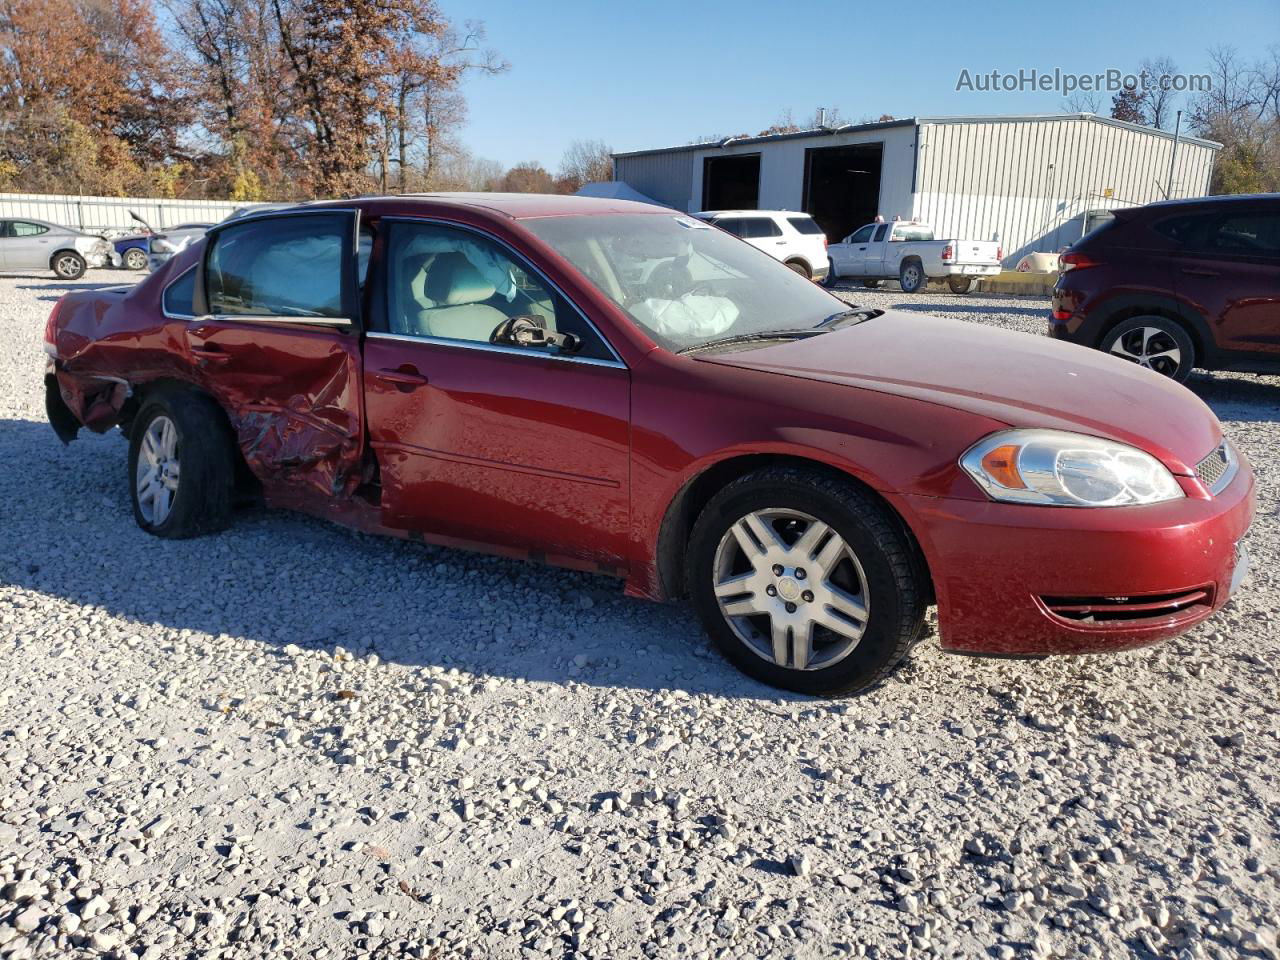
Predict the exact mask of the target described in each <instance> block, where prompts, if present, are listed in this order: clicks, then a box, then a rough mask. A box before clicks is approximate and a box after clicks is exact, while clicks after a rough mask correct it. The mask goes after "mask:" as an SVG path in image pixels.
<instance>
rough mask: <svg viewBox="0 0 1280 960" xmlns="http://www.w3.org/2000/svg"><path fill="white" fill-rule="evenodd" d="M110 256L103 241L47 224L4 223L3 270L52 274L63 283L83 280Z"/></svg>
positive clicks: (0, 225) (0, 228)
mask: <svg viewBox="0 0 1280 960" xmlns="http://www.w3.org/2000/svg"><path fill="white" fill-rule="evenodd" d="M110 256H111V246H110V245H109V244H108V243H107V241H106V240H104V239H102V238H101V237H95V236H92V235H90V234H87V233H82V232H80V231H79V230H73V229H71V228H70V227H60V226H58V225H57V224H56V223H49V222H47V221H45V220H29V219H24V220H17V219H13V220H0V270H52V271H53V272H54V274H55V275H56V276H57V277H58V279H59V280H79V279H80V278H81V277H82V276H84V272H85V270H86V269H87V268H88V267H101V266H104V265H105V264H106V263H107V262H108V260H109V259H110Z"/></svg>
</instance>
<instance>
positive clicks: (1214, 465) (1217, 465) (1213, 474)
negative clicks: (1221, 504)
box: [1196, 440, 1234, 493]
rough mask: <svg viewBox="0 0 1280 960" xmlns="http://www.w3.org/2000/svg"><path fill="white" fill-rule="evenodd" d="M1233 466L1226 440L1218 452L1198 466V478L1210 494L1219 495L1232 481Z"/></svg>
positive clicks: (1210, 455)
mask: <svg viewBox="0 0 1280 960" xmlns="http://www.w3.org/2000/svg"><path fill="white" fill-rule="evenodd" d="M1233 466H1234V462H1233V455H1232V452H1231V450H1230V448H1229V447H1228V446H1227V442H1226V441H1225V440H1224V441H1222V443H1221V444H1220V445H1219V446H1218V448H1217V449H1216V450H1214V451H1213V452H1212V453H1211V454H1209V455H1208V456H1207V457H1205V458H1204V459H1203V460H1201V461H1200V462H1199V463H1197V464H1196V476H1197V477H1199V478H1200V482H1201V483H1203V484H1204V485H1205V486H1206V487H1207V488H1208V489H1209V492H1210V493H1217V492H1218V491H1220V490H1221V489H1222V488H1223V487H1225V486H1226V485H1227V484H1228V483H1229V482H1230V481H1231V476H1230V474H1231V473H1233V471H1232V467H1233Z"/></svg>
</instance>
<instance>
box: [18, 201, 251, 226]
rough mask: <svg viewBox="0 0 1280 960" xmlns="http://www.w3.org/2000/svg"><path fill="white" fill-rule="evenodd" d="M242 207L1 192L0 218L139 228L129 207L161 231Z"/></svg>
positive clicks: (206, 220)
mask: <svg viewBox="0 0 1280 960" xmlns="http://www.w3.org/2000/svg"><path fill="white" fill-rule="evenodd" d="M242 206H244V204H242V203H235V202H232V201H230V200H168V199H161V198H158V197H85V196H59V195H57V194H46V193H0V219H8V218H21V217H31V218H33V219H36V220H48V221H49V222H51V223H57V224H61V225H62V226H64V227H75V228H76V229H78V230H84V231H86V232H88V233H101V232H104V231H111V232H119V231H129V232H131V231H133V230H135V229H137V227H138V225H137V223H135V222H134V221H133V219H132V218H130V216H129V211H130V210H133V211H135V212H136V213H137V214H138V216H140V217H142V218H143V219H144V220H146V221H147V222H148V223H149V224H151V226H153V227H155V228H156V229H157V230H160V229H163V228H165V227H173V226H177V225H178V224H180V223H216V222H218V221H219V220H222V219H223V218H224V217H226V216H227V215H228V214H230V213H231V212H233V211H234V210H237V209H239V208H240V207H242Z"/></svg>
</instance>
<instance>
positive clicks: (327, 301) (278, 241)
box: [205, 213, 352, 319]
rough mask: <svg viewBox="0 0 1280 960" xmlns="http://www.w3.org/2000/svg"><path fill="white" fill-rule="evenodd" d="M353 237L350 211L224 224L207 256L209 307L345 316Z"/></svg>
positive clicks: (218, 311) (236, 311) (222, 311)
mask: <svg viewBox="0 0 1280 960" xmlns="http://www.w3.org/2000/svg"><path fill="white" fill-rule="evenodd" d="M351 243H352V237H351V219H350V216H349V215H346V214H332V213H315V214H304V215H290V216H284V217H269V218H266V219H263V220H253V221H249V222H246V223H242V224H237V225H235V226H231V227H226V228H224V229H222V230H221V231H219V232H218V233H217V234H216V235H215V239H214V242H213V246H212V248H211V249H210V251H209V254H208V260H207V262H206V268H205V292H206V294H207V298H208V302H209V310H210V312H212V313H214V314H219V315H230V316H236V315H240V316H259V317H262V316H266V317H273V316H279V317H330V318H335V319H336V318H347V313H346V312H345V310H344V304H345V303H347V302H349V301H347V300H346V298H345V297H344V291H343V286H344V284H343V272H344V264H349V263H350V261H349V260H348V259H347V256H348V254H349V253H350V250H351ZM345 269H350V267H349V266H348V267H346V268H345Z"/></svg>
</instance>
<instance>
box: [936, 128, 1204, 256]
mask: <svg viewBox="0 0 1280 960" xmlns="http://www.w3.org/2000/svg"><path fill="white" fill-rule="evenodd" d="M919 140H920V144H919V147H918V151H919V162H918V169H917V180H916V198H915V209H914V211H913V213H914V216H915V217H917V218H918V219H920V220H927V221H929V222H930V223H932V224H933V225H934V227H935V229H936V230H937V232H938V236H940V237H942V236H945V237H973V238H975V239H982V240H989V239H991V238H992V237H993V236H995V235H996V234H999V236H1000V239H1001V241H1002V243H1003V245H1004V251H1005V262H1006V264H1016V263H1017V261H1018V260H1019V259H1021V257H1022V256H1023V255H1024V254H1026V253H1030V252H1033V251H1056V250H1059V249H1061V248H1062V247H1064V246H1068V245H1070V244H1071V243H1074V242H1075V241H1076V240H1078V239H1079V238H1080V236H1081V235H1082V232H1083V228H1084V217H1085V214H1086V212H1087V211H1088V210H1091V209H1093V210H1097V209H1110V208H1114V207H1124V206H1133V205H1137V204H1143V203H1151V202H1152V201H1155V200H1162V199H1164V187H1165V186H1166V185H1167V183H1168V180H1169V161H1170V156H1171V153H1172V151H1173V138H1172V137H1166V136H1163V135H1161V134H1158V133H1154V132H1151V131H1142V130H1135V129H1133V128H1131V127H1126V126H1121V125H1118V124H1112V123H1108V122H1105V121H1102V120H1091V119H1087V118H1077V117H1063V118H1035V119H990V120H987V119H982V120H978V119H974V120H959V119H958V120H922V121H921V123H920V137H919ZM1216 152H1217V151H1216V150H1215V149H1214V148H1213V147H1211V146H1208V145H1206V144H1204V143H1202V142H1198V141H1194V140H1192V141H1188V140H1186V139H1183V140H1182V142H1180V143H1179V144H1178V152H1177V159H1176V163H1177V166H1176V169H1175V170H1174V175H1173V191H1172V196H1173V197H1175V198H1177V197H1198V196H1202V195H1203V194H1204V193H1205V192H1206V191H1207V189H1208V186H1209V175H1210V173H1211V171H1212V169H1213V162H1214V157H1215V154H1216ZM1108 192H1109V193H1110V196H1107V193H1108Z"/></svg>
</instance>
